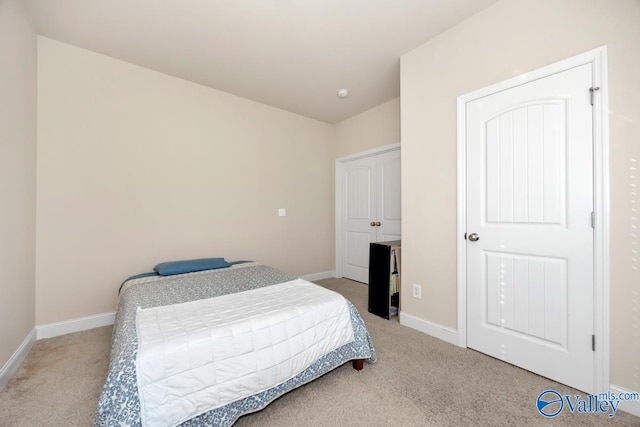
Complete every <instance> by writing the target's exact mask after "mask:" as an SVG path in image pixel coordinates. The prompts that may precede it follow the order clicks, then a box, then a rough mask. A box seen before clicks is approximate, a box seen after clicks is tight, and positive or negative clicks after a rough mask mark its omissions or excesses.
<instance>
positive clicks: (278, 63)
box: [26, 0, 496, 123]
mask: <svg viewBox="0 0 640 427" xmlns="http://www.w3.org/2000/svg"><path fill="white" fill-rule="evenodd" d="M495 1H496V0H26V3H27V5H28V7H29V9H30V11H31V13H32V15H33V19H34V23H35V26H36V29H37V31H38V33H39V34H42V35H44V36H46V37H50V38H53V39H56V40H60V41H63V42H66V43H69V44H72V45H75V46H79V47H82V48H85V49H89V50H92V51H95V52H99V53H102V54H105V55H109V56H112V57H114V58H118V59H122V60H124V61H127V62H131V63H133V64H137V65H140V66H143V67H147V68H151V69H154V70H157V71H161V72H163V73H166V74H170V75H172V76H176V77H180V78H183V79H186V80H190V81H193V82H197V83H200V84H203V85H206V86H210V87H212V88H215V89H219V90H222V91H225V92H229V93H232V94H235V95H239V96H242V97H245V98H249V99H253V100H255V101H258V102H262V103H264V104H268V105H272V106H274V107H278V108H282V109H284V110H287V111H291V112H294V113H298V114H301V115H304V116H308V117H311V118H314V119H317V120H321V121H323V122H327V123H337V122H340V121H342V120H344V119H346V118H348V117H350V116H353V115H355V114H358V113H360V112H363V111H366V110H368V109H370V108H372V107H375V106H376V105H379V104H381V103H383V102H386V101H388V100H391V99H393V98H395V97H397V96H399V94H400V73H399V71H400V70H399V68H400V62H399V58H400V56H401V55H402V54H404V53H406V52H408V51H410V50H412V49H414V48H416V47H417V46H419V45H420V44H422V43H424V42H425V41H427V40H429V39H431V38H432V37H434V36H435V35H437V34H439V33H441V32H443V31H444V30H446V29H447V28H450V27H451V26H453V25H455V24H456V23H458V22H460V21H462V20H464V19H465V18H467V17H469V16H471V15H473V14H474V13H476V12H478V11H480V10H481V9H483V8H485V7H487V6H488V5H490V4H492V3H494V2H495ZM341 88H347V89H349V90H350V91H351V95H350V96H349V98H346V99H339V98H338V97H337V96H336V92H337V90H338V89H341Z"/></svg>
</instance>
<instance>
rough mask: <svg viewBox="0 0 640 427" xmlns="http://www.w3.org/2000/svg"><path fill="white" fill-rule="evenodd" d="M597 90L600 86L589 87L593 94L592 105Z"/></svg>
mask: <svg viewBox="0 0 640 427" xmlns="http://www.w3.org/2000/svg"><path fill="white" fill-rule="evenodd" d="M597 90H600V86H596V87H590V88H589V93H590V94H591V105H593V102H594V96H595V92H596V91H597Z"/></svg>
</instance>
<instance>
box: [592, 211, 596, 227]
mask: <svg viewBox="0 0 640 427" xmlns="http://www.w3.org/2000/svg"><path fill="white" fill-rule="evenodd" d="M591 228H596V213H595V212H593V211H591Z"/></svg>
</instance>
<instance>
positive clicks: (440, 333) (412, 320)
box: [400, 311, 458, 345]
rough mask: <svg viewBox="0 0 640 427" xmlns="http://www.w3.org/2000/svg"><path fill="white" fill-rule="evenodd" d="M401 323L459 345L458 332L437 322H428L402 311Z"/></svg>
mask: <svg viewBox="0 0 640 427" xmlns="http://www.w3.org/2000/svg"><path fill="white" fill-rule="evenodd" d="M400 324H401V325H404V326H408V327H410V328H413V329H417V330H418V331H420V332H422V333H425V334H427V335H431V336H432V337H436V338H439V339H441V340H443V341H446V342H448V343H449V344H453V345H458V332H457V331H454V330H453V329H449V328H446V327H444V326H442V325H438V324H437V323H432V322H428V321H426V320H424V319H420V318H418V317H415V316H411V315H410V314H405V313H403V312H402V311H400Z"/></svg>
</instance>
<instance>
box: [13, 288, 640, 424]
mask: <svg viewBox="0 0 640 427" xmlns="http://www.w3.org/2000/svg"><path fill="white" fill-rule="evenodd" d="M317 283H319V284H321V285H323V286H325V287H327V288H330V289H333V290H336V291H338V292H340V293H342V294H343V295H345V296H346V297H347V298H348V299H350V300H351V301H352V302H353V303H354V304H355V305H356V307H357V308H358V310H359V311H360V313H361V314H362V317H363V318H364V320H365V323H366V324H367V327H368V328H369V331H370V332H371V335H372V337H373V342H374V345H375V347H376V351H377V353H378V362H377V363H376V364H374V365H369V364H366V363H365V366H364V369H363V370H362V371H360V372H356V371H355V370H354V369H352V368H351V364H350V363H348V364H346V365H344V366H341V367H339V368H338V369H336V370H334V371H333V372H330V373H328V374H327V375H325V376H323V377H321V378H319V379H318V380H316V381H314V382H312V383H310V384H307V385H306V386H304V387H301V388H299V389H297V390H294V391H292V392H290V393H288V394H286V395H284V396H283V397H281V398H280V399H278V400H276V401H275V402H273V403H272V404H271V405H269V406H268V407H267V408H265V409H264V410H262V411H260V412H257V413H255V414H251V415H247V416H244V417H242V418H241V419H240V420H238V422H237V423H236V425H237V426H274V427H276V426H277V427H287V426H295V427H299V426H323V427H324V426H387V425H391V426H485V425H486V426H548V425H554V426H603V425H612V426H636V427H637V426H640V418H637V417H634V416H632V415H629V414H627V413H624V412H621V411H618V413H617V414H616V416H615V417H613V418H608V417H606V416H605V415H602V414H597V415H593V414H571V413H570V412H569V411H568V410H567V409H565V410H564V411H563V412H562V413H561V414H560V415H559V416H558V417H556V418H553V419H545V418H543V417H542V416H541V415H540V414H538V412H537V410H536V408H535V400H536V398H537V396H538V394H540V393H541V392H542V391H544V390H546V389H555V390H557V391H558V392H560V393H561V394H582V393H580V392H577V391H574V390H571V389H570V388H568V387H565V386H562V385H560V384H558V383H555V382H553V381H551V380H548V379H546V378H542V377H539V376H537V375H535V374H532V373H530V372H527V371H524V370H522V369H519V368H516V367H513V366H511V365H508V364H505V363H502V362H500V361H498V360H496V359H493V358H491V357H488V356H485V355H483V354H480V353H477V352H475V351H473V350H468V349H462V348H459V347H456V346H454V345H451V344H448V343H445V342H443V341H440V340H438V339H436V338H432V337H429V336H427V335H425V334H422V333H420V332H417V331H415V330H412V329H410V328H406V327H404V326H401V325H400V324H399V323H398V320H397V318H396V319H392V320H385V319H382V318H380V317H377V316H374V315H372V314H370V313H368V312H367V287H366V285H363V284H360V283H357V282H352V281H350V280H345V279H326V280H321V281H318V282H317ZM110 338H111V327H105V328H98V329H94V330H91V331H85V332H79V333H76V334H70V335H65V336H61V337H57V338H52V339H46V340H40V341H38V342H37V343H36V344H35V346H34V347H33V349H32V350H31V353H30V354H29V355H28V357H27V359H26V360H25V362H24V364H23V365H22V366H21V367H20V369H19V371H18V372H17V373H16V375H15V377H14V378H13V379H12V380H11V381H10V382H9V384H8V385H7V387H6V388H5V390H4V391H3V392H2V393H0V426H11V427H22V426H25V427H26V426H29V427H33V426H90V425H91V424H92V421H93V414H94V411H95V407H96V403H97V400H98V396H99V394H100V392H101V387H102V383H103V381H104V379H105V377H106V371H107V364H108V357H109V356H108V355H109V341H110Z"/></svg>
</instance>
